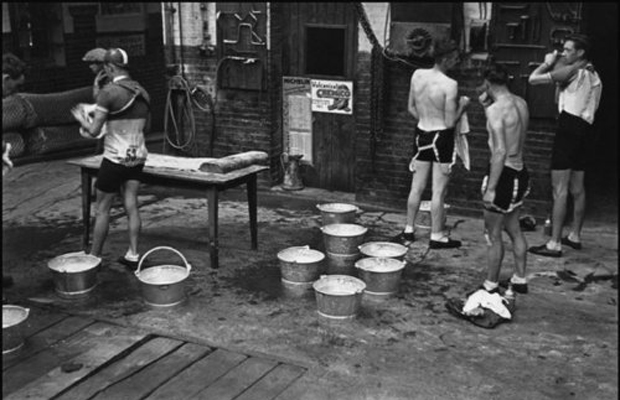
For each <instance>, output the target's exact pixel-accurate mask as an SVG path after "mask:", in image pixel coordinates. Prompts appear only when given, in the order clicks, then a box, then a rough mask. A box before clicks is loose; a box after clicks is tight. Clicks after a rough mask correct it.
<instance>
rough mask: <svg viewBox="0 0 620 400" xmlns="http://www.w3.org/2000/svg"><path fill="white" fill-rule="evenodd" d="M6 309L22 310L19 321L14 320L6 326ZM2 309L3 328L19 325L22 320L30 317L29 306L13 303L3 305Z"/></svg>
mask: <svg viewBox="0 0 620 400" xmlns="http://www.w3.org/2000/svg"><path fill="white" fill-rule="evenodd" d="M4 310H16V311H19V312H21V313H22V315H20V317H19V318H18V320H17V322H14V323H12V324H9V325H6V326H4ZM2 311H3V315H2V329H7V328H11V327H14V326H16V325H19V324H21V323H22V322H24V321H25V320H26V319H28V315H30V309H29V308H26V307H22V306H18V305H13V304H3V305H2Z"/></svg>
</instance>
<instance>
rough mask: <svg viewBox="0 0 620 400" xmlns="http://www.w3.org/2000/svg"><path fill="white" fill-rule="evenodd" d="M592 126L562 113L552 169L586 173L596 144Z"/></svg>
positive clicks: (555, 142) (559, 118)
mask: <svg viewBox="0 0 620 400" xmlns="http://www.w3.org/2000/svg"><path fill="white" fill-rule="evenodd" d="M592 133H593V131H592V125H590V124H588V123H587V122H586V121H584V120H583V119H581V118H579V117H576V116H574V115H571V114H568V113H566V112H562V113H561V114H560V116H559V117H558V130H557V133H556V134H555V139H554V141H553V153H552V155H551V169H552V170H563V169H571V170H573V171H585V169H586V165H587V164H588V159H589V158H590V148H591V146H592V143H593V142H594V139H595V138H594V136H593V134H592Z"/></svg>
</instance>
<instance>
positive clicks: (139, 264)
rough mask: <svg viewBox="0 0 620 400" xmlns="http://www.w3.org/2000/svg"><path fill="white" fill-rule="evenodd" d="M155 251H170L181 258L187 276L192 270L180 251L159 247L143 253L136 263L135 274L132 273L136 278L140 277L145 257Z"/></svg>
mask: <svg viewBox="0 0 620 400" xmlns="http://www.w3.org/2000/svg"><path fill="white" fill-rule="evenodd" d="M157 250H169V251H172V252H174V253H177V255H178V256H179V257H181V259H182V260H183V263H184V264H185V268H187V273H188V274H189V272H190V271H191V270H192V266H191V265H190V264H189V263H188V262H187V260H186V259H185V257H183V254H181V252H180V251H178V250H176V249H173V248H172V247H169V246H159V247H154V248H152V249H151V250H149V251H147V252H146V253H144V255H143V256H142V258H140V262H139V263H138V268H137V269H136V272H134V273H135V274H136V276H138V277H139V276H140V268H141V267H142V262H143V261H144V260H145V259H146V257H147V256H148V255H149V254H151V253H153V252H155V251H157Z"/></svg>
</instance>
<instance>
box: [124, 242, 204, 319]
mask: <svg viewBox="0 0 620 400" xmlns="http://www.w3.org/2000/svg"><path fill="white" fill-rule="evenodd" d="M159 250H168V251H172V252H174V253H176V254H177V255H178V256H179V257H181V259H182V260H183V263H184V264H185V266H184V267H182V266H179V265H158V266H154V267H149V268H147V269H144V270H142V269H141V267H142V263H143V262H144V260H145V259H146V257H147V256H148V255H149V254H151V253H153V252H155V251H159ZM191 269H192V266H191V265H189V263H188V262H187V260H186V259H185V257H183V254H181V253H180V252H179V251H178V250H175V249H173V248H172V247H167V246H160V247H155V248H153V249H151V250H149V251H147V252H146V253H145V254H144V255H143V256H142V258H141V259H140V262H139V263H138V269H137V270H136V272H135V274H136V277H137V278H138V280H139V281H140V286H141V288H142V297H143V299H144V302H145V303H146V304H148V305H149V306H153V307H172V306H176V305H179V304H181V303H182V302H183V301H184V300H185V287H184V281H185V279H187V277H188V276H189V272H190V271H191Z"/></svg>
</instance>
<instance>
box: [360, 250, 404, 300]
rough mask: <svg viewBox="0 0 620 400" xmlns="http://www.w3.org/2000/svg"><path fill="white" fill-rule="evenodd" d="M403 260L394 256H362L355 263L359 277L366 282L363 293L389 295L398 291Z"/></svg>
mask: <svg viewBox="0 0 620 400" xmlns="http://www.w3.org/2000/svg"><path fill="white" fill-rule="evenodd" d="M405 264H406V262H405V261H400V260H396V259H394V258H378V257H370V258H362V259H361V260H359V261H358V262H356V263H355V268H357V269H358V271H359V277H360V279H362V280H363V281H364V283H366V290H365V292H364V293H366V294H369V295H372V296H389V295H392V294H394V293H396V292H397V291H398V284H399V283H400V277H401V275H402V272H403V269H404V268H405Z"/></svg>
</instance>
